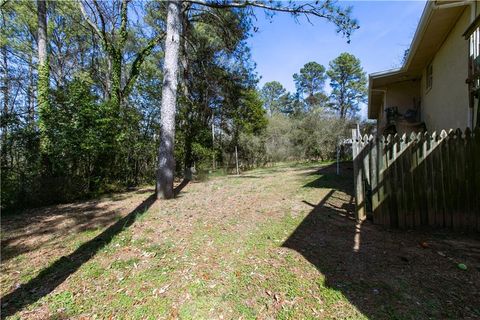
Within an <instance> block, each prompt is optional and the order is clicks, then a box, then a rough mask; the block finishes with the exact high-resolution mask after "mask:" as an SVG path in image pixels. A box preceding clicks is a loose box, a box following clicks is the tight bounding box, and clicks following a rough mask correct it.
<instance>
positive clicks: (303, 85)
mask: <svg viewBox="0 0 480 320" xmlns="http://www.w3.org/2000/svg"><path fill="white" fill-rule="evenodd" d="M325 79H326V75H325V67H324V66H322V65H321V64H319V63H316V62H313V61H312V62H308V63H306V64H305V65H304V66H303V68H301V69H300V73H299V74H297V73H295V74H294V75H293V80H294V82H295V86H296V88H297V92H298V94H299V95H300V96H303V98H304V100H305V102H306V104H307V106H308V107H309V108H312V107H313V106H314V105H319V104H320V103H321V102H322V101H323V100H324V98H323V97H325V94H324V93H323V87H324V85H325Z"/></svg>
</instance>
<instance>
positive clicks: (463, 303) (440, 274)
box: [282, 167, 480, 319]
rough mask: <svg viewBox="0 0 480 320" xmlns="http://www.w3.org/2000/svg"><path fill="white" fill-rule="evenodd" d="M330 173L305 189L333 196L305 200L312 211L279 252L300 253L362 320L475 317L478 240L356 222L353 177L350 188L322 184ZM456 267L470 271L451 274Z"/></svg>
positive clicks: (479, 302) (479, 283) (478, 307)
mask: <svg viewBox="0 0 480 320" xmlns="http://www.w3.org/2000/svg"><path fill="white" fill-rule="evenodd" d="M344 172H345V171H344ZM331 173H332V168H331V167H326V168H322V169H320V170H319V171H317V172H316V173H313V174H319V175H320V176H319V177H318V179H316V180H315V181H312V182H310V183H308V184H306V185H305V186H304V187H314V188H329V189H331V190H329V191H328V193H327V194H326V195H325V196H324V197H323V198H322V199H321V200H320V201H319V202H318V204H312V203H309V202H306V201H304V203H307V204H308V205H310V206H311V207H312V210H311V212H310V213H309V214H308V215H307V216H306V218H305V219H304V220H303V221H302V222H301V223H300V224H299V225H298V227H297V228H296V230H295V231H294V232H293V233H292V234H291V236H290V237H289V238H288V239H287V240H286V241H285V242H284V243H283V245H282V246H283V247H286V248H290V249H293V250H295V251H297V252H298V253H300V254H301V255H302V256H303V257H304V258H305V259H307V260H308V261H309V262H310V263H311V264H312V265H314V266H315V267H316V268H317V270H318V271H319V272H320V273H321V274H323V275H324V276H325V287H329V288H333V289H335V290H336V291H338V292H341V293H342V295H343V296H344V297H345V298H346V299H347V300H348V301H349V302H350V303H351V304H352V305H354V306H355V307H356V308H357V309H358V310H359V311H360V312H361V313H362V314H363V315H365V316H366V317H368V318H371V319H446V318H449V319H452V318H454V319H458V318H468V319H478V318H480V289H479V288H480V241H479V239H478V238H474V239H472V238H466V237H465V236H463V235H458V234H457V235H455V234H452V233H445V232H443V233H438V234H432V233H422V232H419V231H415V232H405V231H390V230H386V229H384V228H382V227H380V226H376V225H373V224H372V223H371V222H369V221H364V222H362V223H357V222H356V221H355V219H354V218H353V215H354V205H353V190H352V187H351V184H352V181H353V177H352V178H351V180H350V186H348V185H344V184H343V183H342V182H341V181H340V182H339V181H335V179H333V178H332V177H327V178H326V177H325V176H328V175H329V174H331ZM348 175H349V174H348V172H347V173H346V176H348ZM350 175H351V174H350ZM341 199H343V202H342V201H341ZM419 243H420V244H425V243H426V244H427V245H426V246H425V247H422V246H421V245H419ZM452 243H453V244H454V245H452ZM439 252H440V253H439ZM459 262H462V263H465V264H466V265H467V266H468V270H467V271H462V270H460V269H459V268H457V263H459Z"/></svg>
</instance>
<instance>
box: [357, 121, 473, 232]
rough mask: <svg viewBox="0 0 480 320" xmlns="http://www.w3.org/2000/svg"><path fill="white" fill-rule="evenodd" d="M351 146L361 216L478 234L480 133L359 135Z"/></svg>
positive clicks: (387, 223)
mask: <svg viewBox="0 0 480 320" xmlns="http://www.w3.org/2000/svg"><path fill="white" fill-rule="evenodd" d="M353 144H354V145H353V150H354V155H355V156H354V170H355V192H356V204H357V217H359V218H362V217H365V216H366V214H373V221H374V223H377V224H381V225H385V226H387V227H400V228H419V227H423V226H430V227H441V228H443V227H446V228H451V229H454V230H470V231H480V199H479V198H480V197H479V196H478V193H479V192H480V129H476V130H475V131H474V132H471V131H470V130H469V129H467V130H466V131H465V134H462V131H461V130H460V129H457V130H456V131H453V130H449V133H448V134H447V132H446V131H445V130H442V132H441V133H440V134H439V135H438V134H437V133H436V132H433V133H432V134H428V133H418V134H415V133H412V134H411V135H409V136H407V135H405V134H404V135H402V137H399V136H398V135H395V136H394V137H392V136H391V135H389V136H387V137H379V138H374V137H372V136H364V137H361V136H358V137H354V139H353ZM367 204H368V205H367ZM367 211H368V212H367Z"/></svg>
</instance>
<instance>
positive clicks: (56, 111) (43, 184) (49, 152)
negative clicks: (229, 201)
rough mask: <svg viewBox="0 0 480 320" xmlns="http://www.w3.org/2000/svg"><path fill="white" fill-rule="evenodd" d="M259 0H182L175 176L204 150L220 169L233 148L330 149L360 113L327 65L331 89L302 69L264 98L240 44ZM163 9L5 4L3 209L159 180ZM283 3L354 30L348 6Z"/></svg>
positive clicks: (85, 1) (296, 152)
mask: <svg viewBox="0 0 480 320" xmlns="http://www.w3.org/2000/svg"><path fill="white" fill-rule="evenodd" d="M255 5H256V3H254V2H252V3H250V2H241V3H233V2H232V3H231V4H230V3H229V2H225V1H204V2H203V1H201V2H198V1H182V2H181V12H180V16H181V19H180V20H179V21H180V24H181V30H182V32H181V38H180V40H179V52H180V54H179V61H178V66H179V74H178V78H179V83H178V92H175V94H176V98H177V99H176V109H175V114H176V117H175V123H174V130H175V148H174V159H175V168H176V174H177V175H178V176H184V175H185V174H187V175H189V174H190V173H189V172H188V171H189V170H190V168H192V167H195V168H196V169H197V171H199V170H202V169H210V168H211V167H212V165H213V164H212V159H214V160H215V162H216V164H217V165H218V166H219V167H221V166H228V164H229V162H230V163H231V162H232V159H233V157H232V155H233V154H234V150H235V147H237V148H238V149H239V151H240V155H241V156H242V160H243V161H244V162H245V163H248V164H249V165H252V166H253V165H261V164H263V163H266V162H269V161H279V160H285V159H293V158H295V159H300V158H311V157H313V158H320V159H322V158H323V159H327V158H329V157H330V156H331V154H332V151H331V150H332V148H333V147H332V146H333V145H334V144H335V143H336V139H337V138H338V137H333V136H331V133H332V132H337V131H339V130H338V128H340V124H339V123H341V126H344V124H345V123H346V122H348V121H347V119H348V118H349V117H351V116H353V115H354V114H355V108H356V106H358V104H355V103H352V101H353V100H352V99H354V97H346V98H345V97H344V96H343V95H342V91H341V85H340V84H335V81H334V76H333V73H332V75H328V76H329V77H330V79H331V86H332V88H333V90H332V93H331V94H330V95H329V96H328V97H327V96H326V95H325V94H324V93H323V91H322V90H319V87H318V83H317V82H318V81H317V80H315V81H310V80H309V79H308V75H307V74H309V72H310V71H309V70H304V69H305V68H307V66H306V67H305V68H304V69H302V70H301V71H300V73H299V74H298V75H296V76H295V77H296V81H297V78H298V84H297V92H296V93H295V94H288V93H286V92H281V94H280V95H279V96H275V94H272V96H269V95H268V93H267V91H268V90H269V89H268V87H267V86H266V87H267V88H265V87H264V88H263V89H262V90H258V89H257V83H258V76H257V75H256V73H255V69H254V64H253V62H252V60H251V57H250V51H249V48H248V46H247V44H246V41H245V40H246V39H247V38H248V37H249V36H250V34H251V33H252V32H253V31H254V28H253V23H252V22H253V21H254V19H253V18H254V13H255V12H254V11H253V10H252V6H255ZM167 6H168V2H163V1H128V0H118V1H96V0H79V1H42V0H38V1H8V0H7V1H5V0H4V1H1V5H0V11H1V12H0V13H1V21H0V23H1V26H2V37H1V39H0V41H1V43H0V46H1V48H0V55H1V61H0V63H1V70H2V89H1V93H2V101H1V103H2V115H1V119H0V120H1V122H0V125H1V144H2V149H1V159H0V161H1V198H2V199H1V207H2V210H11V209H20V208H23V207H29V206H39V205H45V204H51V203H58V202H66V201H71V200H74V199H77V198H81V197H88V196H92V195H96V194H99V193H104V192H111V191H117V190H123V189H125V188H129V187H136V186H139V185H142V184H151V183H153V182H154V181H155V175H156V172H155V171H156V168H158V164H157V161H158V154H159V153H158V152H159V151H158V150H159V145H160V141H161V139H162V134H161V132H162V128H161V117H160V114H161V107H160V106H161V105H162V87H163V88H165V83H164V81H163V80H164V79H163V78H164V71H163V70H164V68H165V66H164V65H165V40H166V33H167ZM268 7H269V5H268V3H265V4H262V8H267V9H268ZM277 9H282V10H283V11H285V10H284V9H288V10H289V11H287V12H290V13H291V14H292V15H296V14H299V13H301V14H308V15H311V14H313V15H314V16H321V17H324V18H326V19H327V20H330V21H331V22H333V23H334V24H336V25H337V27H338V28H339V30H338V31H339V32H342V33H343V34H345V35H346V36H347V37H348V36H349V34H350V32H351V31H352V30H353V29H355V28H356V27H357V26H356V22H355V21H354V20H351V19H350V18H349V14H350V11H349V9H345V10H343V9H342V8H340V7H337V6H336V5H335V4H332V3H330V2H321V3H319V2H318V1H317V2H316V3H315V4H309V6H306V5H305V4H297V3H294V2H292V3H282V2H279V3H278V5H275V6H271V8H270V9H269V10H277ZM307 69H308V68H307ZM332 70H333V68H332ZM332 72H333V71H332ZM305 75H307V77H306V76H305ZM324 77H326V76H325V74H324ZM325 79H326V78H324V79H323V80H321V79H320V80H319V81H320V83H324V81H325ZM322 81H323V82H322ZM336 86H337V87H336ZM335 88H337V89H338V90H337V89H335ZM273 89H275V88H273ZM280 91H282V90H280ZM280 91H279V92H280ZM336 95H337V98H336ZM340 97H342V98H341V99H340ZM342 99H346V100H342ZM355 99H356V98H355ZM342 101H343V102H342ZM346 106H348V107H346ZM320 126H321V128H320ZM316 128H318V130H317V129H316ZM322 130H323V131H322ZM322 132H323V134H322ZM327 145H328V147H327ZM185 171H187V172H185Z"/></svg>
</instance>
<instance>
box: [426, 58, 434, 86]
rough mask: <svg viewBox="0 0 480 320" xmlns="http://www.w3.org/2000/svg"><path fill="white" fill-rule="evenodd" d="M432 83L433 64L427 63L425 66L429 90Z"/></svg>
mask: <svg viewBox="0 0 480 320" xmlns="http://www.w3.org/2000/svg"><path fill="white" fill-rule="evenodd" d="M432 83H433V66H432V64H429V65H428V67H427V82H426V86H427V90H430V89H431V88H432Z"/></svg>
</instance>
